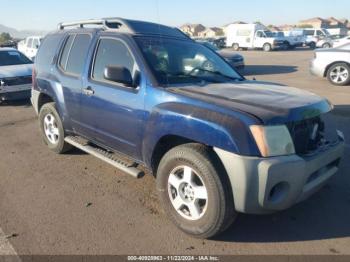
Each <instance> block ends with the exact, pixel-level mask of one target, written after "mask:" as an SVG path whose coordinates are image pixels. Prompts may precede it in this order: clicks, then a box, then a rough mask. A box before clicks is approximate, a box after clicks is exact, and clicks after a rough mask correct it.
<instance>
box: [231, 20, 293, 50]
mask: <svg viewBox="0 0 350 262" xmlns="http://www.w3.org/2000/svg"><path fill="white" fill-rule="evenodd" d="M226 36H227V40H226V45H227V47H232V48H233V49H234V50H235V51H237V50H239V49H240V48H243V49H248V48H258V49H263V50H264V51H267V52H268V51H271V50H274V49H278V48H284V47H285V46H286V42H285V39H283V38H280V37H276V36H274V34H273V33H272V32H271V31H269V30H267V28H266V27H265V26H263V25H261V24H231V25H229V26H228V27H227V29H226Z"/></svg>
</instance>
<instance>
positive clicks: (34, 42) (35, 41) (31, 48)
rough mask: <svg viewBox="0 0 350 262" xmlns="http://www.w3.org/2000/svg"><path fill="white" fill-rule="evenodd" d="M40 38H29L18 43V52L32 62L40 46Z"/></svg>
mask: <svg viewBox="0 0 350 262" xmlns="http://www.w3.org/2000/svg"><path fill="white" fill-rule="evenodd" d="M41 40H42V37H41V36H30V37H27V38H26V39H25V40H23V41H21V42H19V44H18V50H19V51H20V52H22V53H23V54H25V55H26V56H27V57H29V58H30V59H31V60H32V61H34V59H35V56H36V54H37V52H38V49H39V46H40V44H41Z"/></svg>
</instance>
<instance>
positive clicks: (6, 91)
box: [0, 48, 32, 102]
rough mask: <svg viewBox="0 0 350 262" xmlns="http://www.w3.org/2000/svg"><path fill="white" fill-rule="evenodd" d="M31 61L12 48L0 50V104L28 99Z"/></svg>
mask: <svg viewBox="0 0 350 262" xmlns="http://www.w3.org/2000/svg"><path fill="white" fill-rule="evenodd" d="M31 87H32V61H30V60H29V59H28V58H27V57H26V56H24V55H23V54H22V53H20V52H18V51H17V50H16V49H14V48H0V102H2V101H9V100H20V99H29V98H30V94H31V91H30V90H31Z"/></svg>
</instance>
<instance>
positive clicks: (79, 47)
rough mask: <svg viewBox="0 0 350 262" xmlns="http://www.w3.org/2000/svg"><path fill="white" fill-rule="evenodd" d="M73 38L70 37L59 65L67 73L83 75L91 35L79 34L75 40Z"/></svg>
mask: <svg viewBox="0 0 350 262" xmlns="http://www.w3.org/2000/svg"><path fill="white" fill-rule="evenodd" d="M72 37H73V36H70V37H69V38H68V39H67V41H66V44H65V47H64V49H63V52H62V55H61V58H60V63H59V65H60V67H61V68H62V69H63V70H64V71H65V72H67V73H70V74H73V75H81V74H82V72H83V70H84V65H85V60H86V56H87V53H88V51H89V46H90V42H91V35H89V34H77V35H75V36H74V40H73V38H72Z"/></svg>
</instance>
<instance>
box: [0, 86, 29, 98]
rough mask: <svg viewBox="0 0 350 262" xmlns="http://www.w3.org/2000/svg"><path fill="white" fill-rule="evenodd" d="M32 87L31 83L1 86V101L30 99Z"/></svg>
mask: <svg viewBox="0 0 350 262" xmlns="http://www.w3.org/2000/svg"><path fill="white" fill-rule="evenodd" d="M31 89H32V85H31V84H26V85H17V86H1V87H0V101H13V100H22V99H29V98H30V96H31V94H30V93H31Z"/></svg>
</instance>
